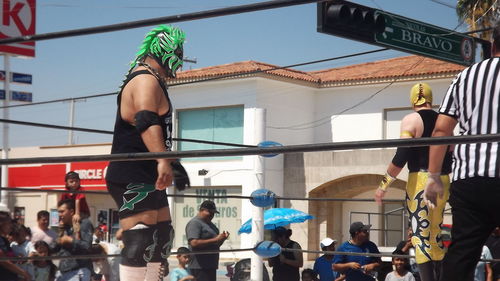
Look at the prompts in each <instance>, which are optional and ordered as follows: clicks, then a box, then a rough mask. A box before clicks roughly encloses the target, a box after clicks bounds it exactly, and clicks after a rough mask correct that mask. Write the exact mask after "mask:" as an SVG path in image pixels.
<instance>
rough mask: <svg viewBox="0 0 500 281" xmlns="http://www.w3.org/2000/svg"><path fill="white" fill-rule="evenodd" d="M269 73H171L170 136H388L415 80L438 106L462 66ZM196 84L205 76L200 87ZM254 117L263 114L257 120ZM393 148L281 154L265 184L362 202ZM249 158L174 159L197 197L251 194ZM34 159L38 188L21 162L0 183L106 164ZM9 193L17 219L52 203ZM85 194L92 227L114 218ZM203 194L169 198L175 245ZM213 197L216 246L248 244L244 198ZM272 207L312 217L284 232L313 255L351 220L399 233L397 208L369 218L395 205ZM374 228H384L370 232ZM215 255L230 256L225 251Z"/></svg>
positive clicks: (413, 62) (220, 69) (302, 140)
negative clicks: (223, 233) (219, 233)
mask: <svg viewBox="0 0 500 281" xmlns="http://www.w3.org/2000/svg"><path fill="white" fill-rule="evenodd" d="M275 68H276V66H273V65H269V64H264V63H259V62H254V61H247V62H239V63H233V64H227V65H220V66H214V67H208V68H202V69H196V70H189V71H184V72H182V73H179V74H178V77H177V79H176V80H175V81H172V83H181V84H180V85H177V86H172V87H171V88H170V90H169V93H170V96H171V99H172V103H173V105H174V107H175V118H176V122H175V123H176V124H177V126H176V128H175V136H176V137H178V138H187V139H203V140H210V141H219V142H228V143H240V144H247V145H256V144H257V143H258V142H260V141H261V140H262V139H265V140H271V141H276V142H279V143H282V144H283V145H295V144H314V143H329V142H344V141H362V140H380V139H390V138H398V137H399V120H400V119H401V118H402V117H403V116H404V115H405V114H407V113H409V112H410V111H411V108H410V103H409V90H410V88H411V86H412V85H413V84H415V83H416V82H421V81H423V82H426V83H429V84H430V85H431V87H432V89H433V92H434V103H435V104H439V103H440V101H441V99H442V98H443V96H444V94H445V91H446V89H447V87H448V85H449V84H450V83H451V80H452V78H453V77H454V75H455V74H457V73H458V72H459V71H460V70H462V69H463V67H462V66H459V65H455V64H451V63H446V62H441V61H437V60H433V59H429V58H423V57H419V56H408V57H401V58H395V59H389V60H383V61H377V62H371V63H365V64H359V65H352V66H346V67H340V68H335V69H328V70H322V71H314V72H302V71H297V70H291V69H278V70H272V69H275ZM266 70H268V71H266ZM207 79H208V80H207ZM203 80H207V81H205V82H201V81H203ZM191 82H192V83H191ZM182 83H187V84H182ZM263 112H264V113H265V116H262V113H263ZM263 117H264V118H263ZM103 121H104V120H103ZM113 121H114V120H106V122H113ZM262 134H264V135H265V136H264V137H263V136H262ZM176 146H177V147H176V148H177V149H178V150H192V149H214V148H222V146H214V145H206V144H198V143H192V142H177V143H176ZM109 150H110V145H109V144H103V145H88V146H87V145H78V146H63V147H37V148H13V149H12V152H11V154H10V155H11V156H10V157H11V158H16V157H35V156H42V155H45V156H48V155H50V156H56V155H84V154H106V153H109ZM393 154H394V149H364V150H355V151H317V152H308V153H290V154H285V155H279V156H276V157H274V158H265V172H264V178H265V180H264V186H265V187H266V188H268V189H270V190H272V191H274V192H275V193H276V194H278V195H280V196H285V197H299V198H345V199H359V198H368V199H371V198H373V192H374V190H375V188H376V187H377V186H378V183H379V182H380V180H381V178H382V175H383V174H384V173H385V171H386V167H387V165H388V164H389V162H390V160H391V159H392V156H393ZM258 158H259V157H258V156H233V157H220V158H213V157H211V158H201V157H200V158H186V159H183V164H184V166H185V168H186V169H187V171H188V173H189V176H190V179H191V184H192V186H193V188H192V189H190V190H187V191H186V192H185V193H186V194H198V195H202V196H207V197H209V196H210V195H212V194H213V195H233V194H234V195H249V194H250V193H251V192H252V191H253V190H254V189H256V188H258V187H259V186H260V185H261V183H260V182H258V181H257V178H258V172H259V171H258V169H256V159H258ZM34 166H36V167H37V168H33V167H31V169H35V170H37V172H36V173H35V174H36V175H37V177H41V176H42V174H43V172H40V171H42V170H44V169H45V170H47V169H49V168H50V169H52V170H54V171H56V170H57V172H56V173H57V176H55V177H54V176H51V177H49V178H50V179H48V181H46V182H45V181H44V182H40V181H37V180H34V182H37V184H38V185H37V184H31V185H29V184H28V181H27V180H26V179H25V178H23V179H25V180H24V181H22V180H21V181H20V180H19V177H22V176H21V175H23V174H25V173H24V172H22V171H23V170H22V169H26V168H27V167H26V166H23V167H17V169H18V171H17V176H16V174H13V173H14V172H11V173H10V174H11V179H10V180H9V182H10V184H9V186H16V187H29V186H32V187H36V186H43V187H46V188H61V187H62V186H63V177H64V173H65V172H66V171H69V170H72V169H73V170H74V169H80V170H82V171H86V172H85V173H86V175H87V179H85V181H82V185H83V186H88V187H90V186H93V188H94V189H95V188H97V189H104V186H103V184H104V182H103V179H102V178H103V173H105V166H106V163H103V162H98V163H89V164H88V165H86V164H83V163H68V164H65V165H62V166H61V165H59V166H57V167H53V166H52V165H44V166H42V165H34ZM42 167H43V169H42ZM11 169H16V168H15V167H11ZM50 169H49V170H50ZM99 170H101V171H99ZM12 171H14V170H12ZM399 179H400V180H398V181H397V182H395V184H393V188H390V189H389V192H388V194H387V196H386V197H387V198H390V199H404V186H405V179H406V172H404V173H402V174H401V175H400V177H399ZM16 181H17V182H18V183H16ZM9 194H10V195H9V206H10V208H11V209H12V210H14V208H15V207H17V210H18V213H19V212H21V211H20V210H21V208H24V209H22V210H24V212H25V223H26V224H27V225H30V224H34V220H35V219H36V212H37V211H38V210H40V209H47V210H50V209H54V208H55V205H56V201H57V196H56V195H55V194H52V193H50V194H48V195H47V194H42V195H40V194H39V193H17V192H14V193H13V192H11V193H9ZM87 197H88V202H89V205H90V208H91V212H92V217H93V218H94V220H95V221H94V223H97V214H98V213H100V214H102V216H103V215H104V214H106V216H107V218H108V219H110V220H113V212H112V210H114V209H116V208H115V206H114V203H113V202H112V200H111V197H109V196H108V195H93V194H88V195H87ZM203 200H204V199H193V198H175V199H171V200H170V204H171V206H173V207H172V208H171V210H172V215H173V223H174V228H175V229H176V232H177V236H176V240H175V245H174V247H178V246H182V245H185V244H186V241H185V238H184V237H183V235H182V234H183V233H184V226H185V224H186V223H187V221H188V220H189V219H190V218H191V217H192V216H194V215H195V214H196V212H197V207H198V205H199V204H200V203H201V202H202V201H203ZM214 201H215V202H216V204H217V207H218V209H219V211H220V212H221V214H220V216H219V217H216V218H215V219H214V222H215V223H216V224H217V225H218V226H219V228H220V229H221V230H228V231H229V232H231V236H230V241H228V242H226V243H225V244H224V247H225V248H227V249H230V248H233V249H237V248H245V247H250V246H252V245H250V238H249V236H248V235H246V234H242V235H237V230H238V228H239V226H240V225H241V224H242V223H244V222H245V221H246V220H247V219H249V218H250V217H251V206H252V205H251V204H250V202H249V200H241V199H216V200H214ZM279 206H280V207H291V208H295V209H298V210H302V211H304V212H308V213H310V214H312V215H313V216H315V219H313V220H311V221H309V222H306V223H302V224H294V225H292V226H291V228H292V229H293V231H294V234H293V236H292V239H293V240H296V241H297V242H299V243H300V244H301V245H302V247H303V248H304V249H310V250H317V249H318V247H319V241H320V240H321V239H322V238H324V237H326V236H329V237H333V238H335V239H337V240H342V241H344V240H347V239H348V228H349V224H350V223H351V222H352V221H358V220H360V221H363V222H365V223H368V222H369V223H371V224H372V225H373V230H374V231H372V237H371V239H372V240H373V241H374V242H376V243H377V244H378V245H382V246H383V245H395V244H396V243H397V242H399V241H400V240H401V238H402V236H403V234H402V232H401V231H402V229H404V218H403V217H402V215H401V211H398V212H395V214H396V216H381V215H378V214H379V213H386V212H390V211H392V210H395V209H398V208H401V207H403V202H401V203H398V202H396V203H394V202H393V203H387V204H384V205H383V206H382V207H379V206H377V205H376V204H375V203H366V202H350V201H349V202H340V201H328V202H327V201H305V200H290V201H289V200H287V201H279ZM110 209H111V210H110ZM111 223H112V222H111ZM384 229H385V230H387V229H389V230H391V231H380V230H384ZM392 230H396V231H392ZM244 255H245V254H244V253H243V254H237V255H234V256H244ZM225 257H233V255H232V254H226V255H225ZM314 257H315V255H309V256H307V258H310V259H312V258H314Z"/></svg>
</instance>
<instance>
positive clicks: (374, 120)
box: [314, 78, 452, 142]
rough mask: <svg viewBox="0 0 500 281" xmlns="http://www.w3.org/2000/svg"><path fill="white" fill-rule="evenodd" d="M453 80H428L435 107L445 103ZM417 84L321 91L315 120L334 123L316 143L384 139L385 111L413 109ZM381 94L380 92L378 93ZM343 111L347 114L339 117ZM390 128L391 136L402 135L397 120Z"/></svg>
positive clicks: (319, 132)
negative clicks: (411, 103) (413, 96)
mask: <svg viewBox="0 0 500 281" xmlns="http://www.w3.org/2000/svg"><path fill="white" fill-rule="evenodd" d="M451 81H452V78H446V79H435V80H425V81H424V82H426V83H428V84H429V85H430V86H431V88H432V89H433V95H434V99H433V104H440V103H441V100H442V99H443V97H444V94H445V93H446V90H447V88H448V86H449V84H450V83H451ZM416 83H417V81H409V82H395V83H394V84H392V85H391V86H389V87H388V88H386V89H383V88H384V87H385V86H386V85H387V84H388V83H382V84H375V85H360V86H347V87H333V88H327V89H319V90H317V99H316V116H315V119H316V120H319V119H321V118H324V119H325V120H326V119H327V117H328V116H329V117H330V118H331V119H332V120H331V122H328V123H325V124H324V125H322V126H320V127H318V128H317V129H316V131H315V132H314V134H315V142H330V141H335V142H341V141H359V140H374V139H382V138H383V128H384V123H383V121H384V120H383V113H384V109H394V108H408V107H410V101H409V93H410V89H411V87H412V86H413V85H414V84H416ZM382 89H383V90H382ZM380 90H382V91H380ZM377 91H380V92H379V93H378V94H375V93H376V92H377ZM351 107H353V108H352V109H349V108H351ZM348 109H349V110H348ZM346 110H347V111H346ZM344 111H345V112H344ZM341 112H344V113H342V114H341V115H339V113H341ZM405 112H406V111H405ZM407 112H409V111H407ZM391 117H393V116H391ZM389 125H390V126H389V127H387V128H388V129H389V131H388V132H387V136H394V135H395V136H399V132H398V131H399V121H398V120H393V121H392V122H390V124H389ZM394 130H396V131H394Z"/></svg>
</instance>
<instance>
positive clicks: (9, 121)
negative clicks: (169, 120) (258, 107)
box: [0, 119, 258, 147]
mask: <svg viewBox="0 0 500 281" xmlns="http://www.w3.org/2000/svg"><path fill="white" fill-rule="evenodd" d="M0 123H10V124H16V125H24V126H33V127H42V128H49V129H58V130H69V131H80V132H87V133H96V134H106V135H112V134H113V131H106V130H98V129H90V128H81V127H69V126H60V125H53V124H45V123H35V122H27V121H19V120H9V119H0ZM172 140H174V141H180V142H195V143H203V144H213V145H224V146H234V147H258V146H256V145H248V144H237V143H228V142H219V141H207V140H196V139H185V138H172Z"/></svg>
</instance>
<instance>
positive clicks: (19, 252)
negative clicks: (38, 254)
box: [10, 240, 35, 278]
mask: <svg viewBox="0 0 500 281" xmlns="http://www.w3.org/2000/svg"><path fill="white" fill-rule="evenodd" d="M10 247H11V248H12V252H13V253H14V255H15V256H16V257H27V256H29V254H30V253H31V252H33V251H35V248H34V247H33V244H32V243H31V241H28V240H26V241H24V243H23V244H20V245H19V244H17V242H12V243H10ZM18 266H19V267H20V268H22V269H24V270H25V271H27V272H28V273H29V275H30V276H31V278H34V277H35V272H34V269H33V264H32V263H31V262H28V261H24V262H22V263H21V264H18Z"/></svg>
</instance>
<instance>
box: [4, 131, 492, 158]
mask: <svg viewBox="0 0 500 281" xmlns="http://www.w3.org/2000/svg"><path fill="white" fill-rule="evenodd" d="M479 142H500V134H491V135H471V136H451V137H431V138H412V139H410V138H406V139H390V140H367V141H348V142H335V143H318V144H300V145H287V146H275V147H253V148H231V149H212V150H189V151H168V152H141V153H119V154H101V155H81V156H50V157H31V158H9V159H1V160H0V165H14V164H34V163H65V162H87V161H88V162H90V161H138V160H154V159H160V158H172V159H175V158H195V157H214V156H244V155H266V154H267V155H269V154H281V153H292V152H314V151H325V150H330V151H334V150H352V149H367V148H390V147H414V146H429V145H448V144H456V143H479Z"/></svg>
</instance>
